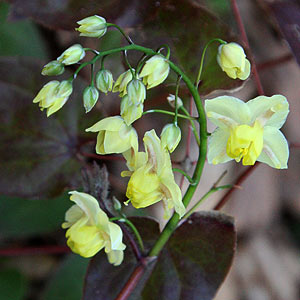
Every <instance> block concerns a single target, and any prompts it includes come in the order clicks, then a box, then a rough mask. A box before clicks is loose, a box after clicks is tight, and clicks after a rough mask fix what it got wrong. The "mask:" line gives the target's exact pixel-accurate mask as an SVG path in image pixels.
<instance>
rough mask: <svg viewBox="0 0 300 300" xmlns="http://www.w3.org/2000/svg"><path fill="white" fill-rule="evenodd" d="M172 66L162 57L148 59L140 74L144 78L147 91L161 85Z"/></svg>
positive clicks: (155, 56)
mask: <svg viewBox="0 0 300 300" xmlns="http://www.w3.org/2000/svg"><path fill="white" fill-rule="evenodd" d="M169 72H170V65H169V63H168V60H167V59H166V58H165V57H163V56H161V55H154V56H152V57H151V58H150V59H148V60H147V61H146V63H145V65H144V67H143V68H142V71H141V73H140V74H139V77H140V78H143V82H144V84H145V85H146V86H147V89H151V88H153V87H155V86H157V85H159V84H161V83H162V82H163V81H164V80H165V79H166V78H167V77H168V75H169Z"/></svg>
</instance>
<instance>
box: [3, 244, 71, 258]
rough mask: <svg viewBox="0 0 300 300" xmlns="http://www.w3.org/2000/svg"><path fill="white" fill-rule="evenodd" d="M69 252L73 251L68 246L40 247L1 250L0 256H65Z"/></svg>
mask: <svg viewBox="0 0 300 300" xmlns="http://www.w3.org/2000/svg"><path fill="white" fill-rule="evenodd" d="M69 252H71V250H70V249H69V247H67V246H39V247H25V248H6V249H0V256H19V255H40V254H63V253H69Z"/></svg>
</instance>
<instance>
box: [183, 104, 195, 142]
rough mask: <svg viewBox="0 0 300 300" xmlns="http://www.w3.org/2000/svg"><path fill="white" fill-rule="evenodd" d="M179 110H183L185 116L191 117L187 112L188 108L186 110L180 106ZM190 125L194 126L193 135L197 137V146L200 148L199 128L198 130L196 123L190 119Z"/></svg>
mask: <svg viewBox="0 0 300 300" xmlns="http://www.w3.org/2000/svg"><path fill="white" fill-rule="evenodd" d="M179 109H181V110H182V111H183V112H184V114H185V115H186V116H190V114H189V112H188V111H187V110H186V108H185V107H184V106H183V105H182V106H180V107H179ZM190 123H191V126H192V131H193V134H194V136H195V139H196V142H197V145H198V146H200V138H199V135H198V133H197V128H196V126H195V123H194V121H193V120H191V119H190Z"/></svg>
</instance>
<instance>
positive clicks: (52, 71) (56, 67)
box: [42, 60, 65, 76]
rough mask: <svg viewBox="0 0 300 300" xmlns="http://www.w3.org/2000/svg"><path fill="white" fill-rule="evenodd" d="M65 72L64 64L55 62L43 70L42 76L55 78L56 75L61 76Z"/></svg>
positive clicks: (51, 62) (48, 64)
mask: <svg viewBox="0 0 300 300" xmlns="http://www.w3.org/2000/svg"><path fill="white" fill-rule="evenodd" d="M64 71H65V67H64V64H63V63H61V62H59V61H57V60H53V61H50V62H49V63H47V64H46V65H45V66H44V67H43V70H42V75H44V76H55V75H61V74H62V73H63V72H64Z"/></svg>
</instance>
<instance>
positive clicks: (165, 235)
mask: <svg viewBox="0 0 300 300" xmlns="http://www.w3.org/2000/svg"><path fill="white" fill-rule="evenodd" d="M124 50H137V51H141V52H144V53H145V54H147V55H157V54H158V55H160V54H159V53H157V52H155V51H154V50H152V49H149V48H146V47H142V46H139V45H135V44H131V45H127V46H124V47H119V48H115V49H111V50H107V51H103V52H100V53H99V54H98V55H96V56H95V57H94V58H93V59H92V60H91V61H89V62H86V63H83V64H81V65H80V67H79V68H78V69H77V70H76V72H75V73H74V76H75V77H76V76H77V74H78V73H79V71H80V70H81V69H82V68H84V67H85V66H86V65H88V64H92V63H95V62H96V61H97V60H98V59H99V58H100V57H102V56H104V55H108V54H113V53H118V52H120V51H124ZM168 62H169V65H170V68H171V69H172V70H173V71H174V72H175V73H177V74H178V75H180V76H181V77H182V80H183V81H184V82H185V84H186V86H187V88H188V89H189V91H190V93H191V95H192V97H193V98H194V101H195V105H196V109H197V111H198V114H199V117H198V122H199V125H200V129H199V136H200V146H199V154H198V160H197V163H196V167H195V170H194V174H193V177H192V179H193V181H194V182H195V185H189V187H188V189H187V191H186V193H185V195H184V197H183V199H182V202H183V204H184V206H185V207H187V205H188V204H189V203H190V201H191V199H192V197H193V195H194V193H195V191H196V187H197V184H198V183H199V181H200V178H201V175H202V171H203V167H204V163H205V159H206V152H207V124H206V115H205V111H204V107H203V105H202V102H201V99H200V96H199V93H198V91H197V88H196V87H195V86H194V84H193V83H192V82H191V80H190V79H189V78H188V77H187V75H185V73H183V72H182V71H181V69H180V68H179V67H177V66H176V65H175V64H174V63H173V62H171V61H168ZM75 77H74V78H75ZM178 222H179V215H178V214H177V213H174V214H173V216H172V218H171V219H170V220H169V222H168V223H167V225H166V226H165V228H164V230H163V231H162V233H161V235H160V236H159V238H158V240H157V241H156V243H155V245H154V246H153V248H152V249H151V251H150V253H149V256H157V255H158V254H159V253H160V251H161V250H162V248H163V247H164V245H165V244H166V243H167V241H168V239H169V238H170V236H171V235H172V233H173V231H174V230H175V229H176V227H177V225H178Z"/></svg>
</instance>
